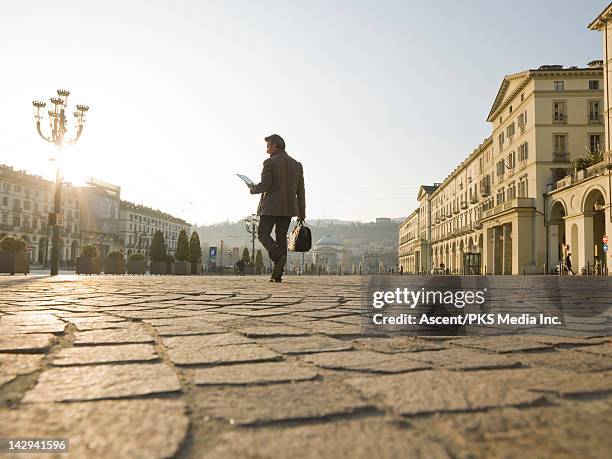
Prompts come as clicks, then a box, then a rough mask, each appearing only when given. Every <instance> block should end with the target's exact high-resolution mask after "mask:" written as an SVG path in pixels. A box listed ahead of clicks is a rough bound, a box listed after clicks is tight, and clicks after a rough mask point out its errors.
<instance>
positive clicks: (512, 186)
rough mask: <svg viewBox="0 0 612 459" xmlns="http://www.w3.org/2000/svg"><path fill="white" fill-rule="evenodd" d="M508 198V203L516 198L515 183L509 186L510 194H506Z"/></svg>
mask: <svg viewBox="0 0 612 459" xmlns="http://www.w3.org/2000/svg"><path fill="white" fill-rule="evenodd" d="M506 198H507V199H508V201H510V200H511V199H514V198H516V185H515V183H514V182H512V183H511V184H510V185H508V193H507V194H506Z"/></svg>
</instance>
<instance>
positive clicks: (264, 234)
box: [249, 134, 306, 282]
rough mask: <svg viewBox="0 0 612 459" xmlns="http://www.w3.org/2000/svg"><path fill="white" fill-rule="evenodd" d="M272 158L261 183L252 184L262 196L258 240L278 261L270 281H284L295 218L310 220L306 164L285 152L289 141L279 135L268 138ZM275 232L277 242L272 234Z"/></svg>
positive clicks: (275, 261)
mask: <svg viewBox="0 0 612 459" xmlns="http://www.w3.org/2000/svg"><path fill="white" fill-rule="evenodd" d="M264 140H265V141H266V152H267V153H268V155H270V157H269V158H268V159H266V160H265V161H264V163H263V170H262V172H261V181H260V182H259V183H256V184H252V185H249V189H250V191H251V194H261V198H260V200H259V206H258V207H257V215H259V227H258V230H257V238H258V239H259V242H261V245H263V246H264V248H265V249H266V250H267V251H268V255H269V257H270V259H271V260H272V261H273V262H274V269H273V270H272V276H271V277H270V282H281V280H282V276H283V269H284V267H285V264H286V263H287V231H288V230H289V225H290V224H291V219H292V218H293V217H297V218H298V221H299V222H304V220H305V219H306V196H305V192H304V170H303V168H302V164H301V163H300V162H299V161H296V160H295V159H293V158H292V157H291V156H289V155H288V154H287V152H286V151H285V148H286V147H285V141H284V140H283V138H282V137H281V136H280V135H278V134H272V135H270V136H268V137H266V138H265V139H264ZM272 229H274V233H275V239H273V238H272V236H271V233H272Z"/></svg>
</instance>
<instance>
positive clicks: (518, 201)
mask: <svg viewBox="0 0 612 459" xmlns="http://www.w3.org/2000/svg"><path fill="white" fill-rule="evenodd" d="M526 207H531V208H535V200H534V199H533V198H514V199H512V200H510V201H508V202H505V203H503V204H501V205H499V206H496V207H494V208H492V209H487V210H485V211H483V213H482V219H487V218H490V217H493V216H494V215H498V214H501V213H502V212H506V211H509V210H512V209H518V208H526Z"/></svg>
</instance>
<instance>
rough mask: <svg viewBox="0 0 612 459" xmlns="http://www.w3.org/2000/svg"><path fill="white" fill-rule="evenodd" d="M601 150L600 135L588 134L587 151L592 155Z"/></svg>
mask: <svg viewBox="0 0 612 459" xmlns="http://www.w3.org/2000/svg"><path fill="white" fill-rule="evenodd" d="M600 150H601V134H589V151H590V152H592V153H594V152H598V151H600Z"/></svg>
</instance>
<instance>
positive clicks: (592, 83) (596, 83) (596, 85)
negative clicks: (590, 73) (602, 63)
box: [589, 80, 599, 91]
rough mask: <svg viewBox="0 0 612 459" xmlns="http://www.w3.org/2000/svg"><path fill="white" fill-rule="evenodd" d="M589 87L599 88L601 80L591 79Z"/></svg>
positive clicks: (591, 88)
mask: <svg viewBox="0 0 612 459" xmlns="http://www.w3.org/2000/svg"><path fill="white" fill-rule="evenodd" d="M589 89H590V90H591V91H596V90H598V89H599V80H589Z"/></svg>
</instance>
